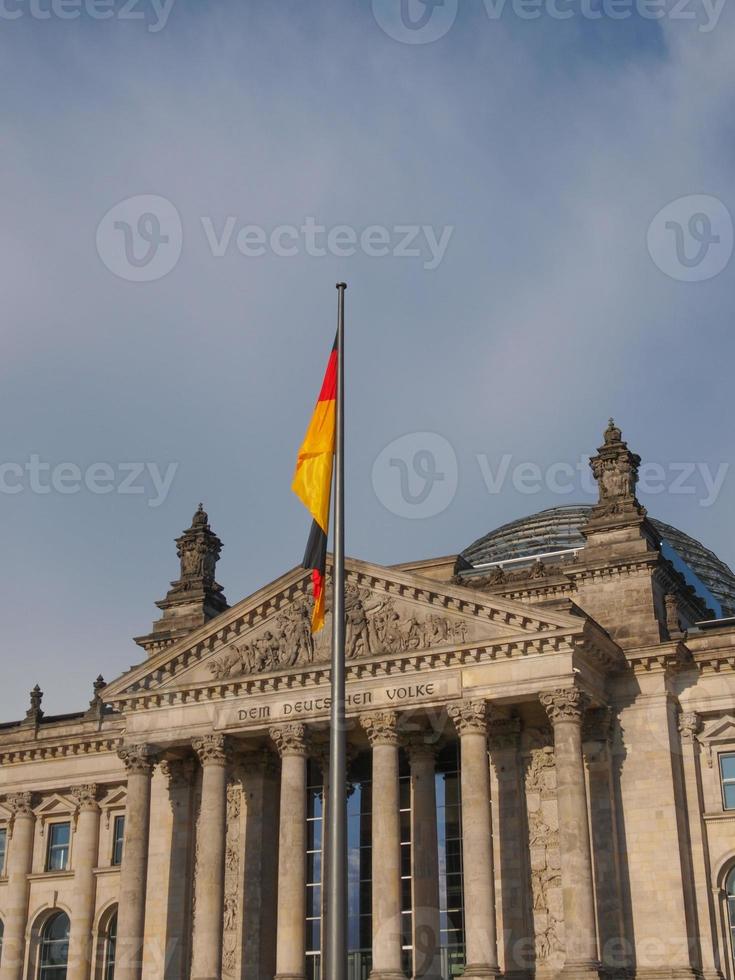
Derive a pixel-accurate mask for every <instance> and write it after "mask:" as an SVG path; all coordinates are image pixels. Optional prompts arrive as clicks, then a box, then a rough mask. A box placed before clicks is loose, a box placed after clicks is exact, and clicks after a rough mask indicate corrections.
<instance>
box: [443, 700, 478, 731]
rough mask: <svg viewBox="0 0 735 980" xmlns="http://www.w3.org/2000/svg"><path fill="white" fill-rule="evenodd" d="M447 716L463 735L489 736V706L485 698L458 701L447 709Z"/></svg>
mask: <svg viewBox="0 0 735 980" xmlns="http://www.w3.org/2000/svg"><path fill="white" fill-rule="evenodd" d="M447 714H448V715H449V717H450V718H451V719H452V721H453V722H454V727H455V728H456V729H457V731H458V732H459V735H460V737H461V736H462V735H469V734H473V735H487V722H488V705H487V701H485V700H484V699H483V698H480V699H477V700H475V699H470V698H466V699H465V700H464V701H457V702H455V704H450V705H449V706H448V707H447Z"/></svg>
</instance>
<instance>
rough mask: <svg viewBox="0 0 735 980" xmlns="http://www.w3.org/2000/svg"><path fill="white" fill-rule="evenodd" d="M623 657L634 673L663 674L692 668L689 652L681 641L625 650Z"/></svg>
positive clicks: (692, 661) (692, 663) (692, 662)
mask: <svg viewBox="0 0 735 980" xmlns="http://www.w3.org/2000/svg"><path fill="white" fill-rule="evenodd" d="M625 656H626V659H627V661H628V663H629V665H630V666H631V667H632V668H633V670H634V671H635V672H636V673H638V672H641V671H645V672H659V673H664V672H665V671H667V670H672V669H674V670H680V669H684V668H686V667H692V666H694V660H693V658H692V653H691V650H690V649H689V647H688V646H687V645H686V643H684V642H683V640H672V641H669V642H664V643H657V644H656V645H655V646H650V647H637V648H635V649H633V650H626V652H625Z"/></svg>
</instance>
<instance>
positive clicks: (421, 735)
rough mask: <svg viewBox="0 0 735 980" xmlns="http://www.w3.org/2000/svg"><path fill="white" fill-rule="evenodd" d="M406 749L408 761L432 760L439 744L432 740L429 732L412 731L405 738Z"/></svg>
mask: <svg viewBox="0 0 735 980" xmlns="http://www.w3.org/2000/svg"><path fill="white" fill-rule="evenodd" d="M406 751H407V752H408V758H409V761H410V762H411V763H412V764H413V763H414V762H421V761H424V760H425V761H427V762H428V761H432V762H433V761H434V759H435V758H436V753H437V752H438V751H439V744H438V742H437V741H436V740H433V741H432V735H431V733H425V732H414V733H413V734H411V735H409V736H408V738H407V739H406Z"/></svg>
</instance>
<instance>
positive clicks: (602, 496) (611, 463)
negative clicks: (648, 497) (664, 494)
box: [590, 419, 646, 522]
mask: <svg viewBox="0 0 735 980" xmlns="http://www.w3.org/2000/svg"><path fill="white" fill-rule="evenodd" d="M640 463H641V457H640V456H638V455H637V454H636V453H633V452H631V451H630V450H629V449H628V444H627V442H624V441H623V435H622V432H621V431H620V429H619V428H618V426H617V425H615V422H614V421H613V419H610V421H609V423H608V426H607V429H605V435H604V443H603V445H602V446H600V448H599V449H598V450H597V455H596V456H593V457H592V459H591V460H590V466H591V467H592V473H593V474H594V477H595V480H596V481H597V485H598V488H599V500H598V502H597V504H596V505H595V507H594V508H593V510H592V513H591V515H590V521H591V522H592V521H594V522H597V521H608V520H611V519H619V518H622V519H625V518H631V517H633V518H643V517H645V516H646V509H645V507H642V506H641V504H640V503H639V502H638V498H637V497H636V487H637V485H638V467H639V466H640Z"/></svg>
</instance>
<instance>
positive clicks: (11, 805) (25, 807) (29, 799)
mask: <svg viewBox="0 0 735 980" xmlns="http://www.w3.org/2000/svg"><path fill="white" fill-rule="evenodd" d="M5 806H6V807H7V808H8V810H10V830H9V832H8V833H9V835H10V834H12V825H13V824H14V823H15V821H16V820H17V819H18V817H33V816H35V814H34V813H33V794H32V793H8V795H7V796H6V797H5Z"/></svg>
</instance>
